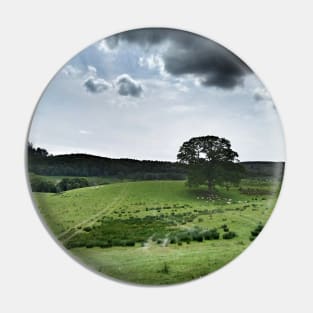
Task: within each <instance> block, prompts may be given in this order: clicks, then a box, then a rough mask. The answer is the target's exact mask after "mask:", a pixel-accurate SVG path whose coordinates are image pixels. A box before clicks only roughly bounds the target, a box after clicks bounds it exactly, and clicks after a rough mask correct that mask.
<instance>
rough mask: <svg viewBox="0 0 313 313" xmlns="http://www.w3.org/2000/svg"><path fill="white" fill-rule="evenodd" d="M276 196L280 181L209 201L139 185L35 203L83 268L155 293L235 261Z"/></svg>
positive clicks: (168, 184) (254, 182) (196, 193)
mask: <svg viewBox="0 0 313 313" xmlns="http://www.w3.org/2000/svg"><path fill="white" fill-rule="evenodd" d="M279 190H280V181H275V180H273V179H261V178H258V179H249V180H248V179H246V180H242V182H241V184H240V187H231V188H230V189H229V190H227V189H225V188H222V187H219V188H217V193H216V196H215V197H213V198H212V197H210V198H209V197H208V196H207V193H206V189H205V187H203V188H197V189H190V188H188V187H186V185H185V182H184V181H139V182H120V183H111V184H106V185H101V186H93V187H86V188H81V189H75V190H70V191H66V192H63V193H34V198H35V201H36V203H37V205H38V208H39V210H40V213H41V214H42V215H43V217H44V219H45V221H46V223H47V225H48V226H49V228H50V229H51V230H52V231H53V233H54V234H55V235H56V237H57V238H58V239H59V240H60V242H61V243H62V244H63V245H64V246H65V247H66V248H67V249H69V250H70V252H71V253H72V254H74V255H75V256H76V257H78V258H79V259H80V260H81V261H82V262H83V263H85V264H87V265H88V266H90V267H91V268H93V269H94V270H96V271H99V272H101V273H104V274H105V275H109V276H112V277H115V278H117V279H121V280H126V281H130V282H134V283H139V284H151V285H160V284H173V283H180V282H184V281H188V280H190V279H193V278H197V277H201V276H204V275H206V274H208V273H210V272H212V271H214V270H216V269H218V268H220V267H222V266H223V265H224V264H226V263H228V262H229V261H230V260H232V259H233V258H234V257H236V256H237V255H238V254H240V253H241V252H242V251H243V250H244V249H245V248H246V247H247V246H248V245H249V244H250V243H251V240H252V239H253V238H254V237H255V236H256V235H257V233H258V232H259V230H260V227H261V226H263V225H264V224H265V222H266V221H267V219H268V218H269V216H270V214H271V212H272V209H273V207H274V206H275V203H276V200H277V196H278V193H279ZM260 225H261V226H260ZM258 227H259V230H257V229H258ZM251 232H252V233H251ZM253 234H254V236H253Z"/></svg>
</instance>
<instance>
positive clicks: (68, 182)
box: [56, 178, 89, 192]
mask: <svg viewBox="0 0 313 313" xmlns="http://www.w3.org/2000/svg"><path fill="white" fill-rule="evenodd" d="M88 186H89V183H88V180H87V179H86V178H63V179H62V180H61V181H60V182H59V183H58V184H57V185H56V190H57V191H58V192H61V191H66V190H71V189H76V188H83V187H88Z"/></svg>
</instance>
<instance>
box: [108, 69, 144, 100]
mask: <svg viewBox="0 0 313 313" xmlns="http://www.w3.org/2000/svg"><path fill="white" fill-rule="evenodd" d="M114 85H115V87H116V88H117V92H118V93H119V94H120V95H121V96H132V97H140V96H141V94H142V92H143V87H142V85H141V83H140V82H138V81H135V80H134V79H133V78H132V77H130V76H129V75H128V74H122V75H120V76H118V77H117V78H116V79H115V82H114Z"/></svg>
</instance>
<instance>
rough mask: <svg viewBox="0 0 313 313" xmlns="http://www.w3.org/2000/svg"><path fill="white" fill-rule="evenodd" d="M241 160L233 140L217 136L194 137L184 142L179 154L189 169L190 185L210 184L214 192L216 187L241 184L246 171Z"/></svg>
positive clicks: (209, 186) (179, 159)
mask: <svg viewBox="0 0 313 313" xmlns="http://www.w3.org/2000/svg"><path fill="white" fill-rule="evenodd" d="M237 157H238V153H237V152H235V151H233V150H232V149H231V144H230V141H229V140H227V139H225V138H219V137H216V136H203V137H195V138H191V139H190V140H189V141H186V142H184V143H183V145H182V146H181V147H180V149H179V152H178V154H177V159H178V161H179V162H180V163H182V164H185V165H187V166H188V185H189V186H190V187H195V186H199V185H203V184H206V185H207V186H208V189H209V192H210V193H212V192H213V188H214V185H216V184H220V185H223V184H225V185H226V186H227V187H228V186H229V184H233V185H238V184H239V182H240V179H241V178H243V177H244V173H245V170H244V168H243V167H242V166H241V165H240V164H239V163H238V162H237V161H238V159H237ZM235 162H237V163H235Z"/></svg>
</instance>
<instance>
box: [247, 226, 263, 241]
mask: <svg viewBox="0 0 313 313" xmlns="http://www.w3.org/2000/svg"><path fill="white" fill-rule="evenodd" d="M263 227H264V225H262V224H261V223H260V224H258V226H257V227H256V228H255V229H254V230H252V231H251V236H250V240H251V241H253V240H254V239H255V238H256V237H257V236H258V235H259V233H260V232H261V231H262V229H263Z"/></svg>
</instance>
